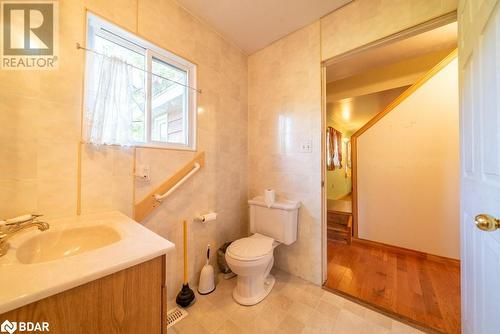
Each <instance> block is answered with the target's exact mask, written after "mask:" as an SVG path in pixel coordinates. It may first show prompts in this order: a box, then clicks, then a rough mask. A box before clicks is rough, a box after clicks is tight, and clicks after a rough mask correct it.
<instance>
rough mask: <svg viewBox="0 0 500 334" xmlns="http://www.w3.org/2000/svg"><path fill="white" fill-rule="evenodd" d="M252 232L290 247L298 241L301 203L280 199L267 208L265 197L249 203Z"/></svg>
mask: <svg viewBox="0 0 500 334" xmlns="http://www.w3.org/2000/svg"><path fill="white" fill-rule="evenodd" d="M248 205H249V206H250V232H251V233H259V234H262V235H265V236H268V237H270V238H273V239H274V240H276V241H279V242H281V243H284V244H285V245H290V244H292V243H294V242H295V241H296V240H297V227H298V220H299V217H298V216H299V208H300V202H295V201H289V200H283V199H278V200H276V201H275V202H274V204H273V205H271V207H267V205H266V203H265V202H264V197H262V196H259V197H255V198H253V199H251V200H249V201H248Z"/></svg>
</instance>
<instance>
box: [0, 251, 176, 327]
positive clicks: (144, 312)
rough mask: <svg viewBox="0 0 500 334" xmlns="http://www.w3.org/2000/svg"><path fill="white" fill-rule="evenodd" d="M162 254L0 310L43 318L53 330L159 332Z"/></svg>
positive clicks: (163, 300)
mask: <svg viewBox="0 0 500 334" xmlns="http://www.w3.org/2000/svg"><path fill="white" fill-rule="evenodd" d="M166 299H167V296H166V289H165V256H159V257H157V258H154V259H152V260H149V261H146V262H143V263H140V264H138V265H135V266H133V267H130V268H127V269H124V270H122V271H119V272H116V273H114V274H111V275H109V276H105V277H102V278H100V279H97V280H95V281H92V282H89V283H86V284H84V285H81V286H78V287H76V288H73V289H70V290H67V291H64V292H61V293H59V294H56V295H53V296H50V297H47V298H45V299H42V300H39V301H37V302H34V303H32V304H28V305H25V306H22V307H20V308H18V309H15V310H12V311H9V312H7V313H4V314H1V315H0V322H3V321H4V320H5V319H8V320H10V321H26V322H28V321H30V322H43V321H45V322H49V329H50V333H56V334H80V333H81V334H89V333H92V334H96V333H102V334H111V333H119V334H129V333H130V334H141V333H148V334H154V333H157V334H165V333H166V332H167V331H166V327H167V326H166V310H167V309H166V306H167V305H166Z"/></svg>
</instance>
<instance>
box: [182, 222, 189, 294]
mask: <svg viewBox="0 0 500 334" xmlns="http://www.w3.org/2000/svg"><path fill="white" fill-rule="evenodd" d="M183 230H184V285H186V284H188V255H187V252H188V247H187V221H185V220H184V221H183Z"/></svg>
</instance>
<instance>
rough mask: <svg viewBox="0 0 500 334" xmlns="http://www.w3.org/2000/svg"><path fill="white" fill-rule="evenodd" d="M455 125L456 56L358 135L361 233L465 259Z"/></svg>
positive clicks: (373, 239) (381, 240) (406, 246)
mask: <svg viewBox="0 0 500 334" xmlns="http://www.w3.org/2000/svg"><path fill="white" fill-rule="evenodd" d="M458 124H459V122H458V68H457V60H456V59H455V60H453V61H452V62H451V63H450V64H448V65H447V66H446V67H445V68H443V69H442V70H441V71H439V72H438V73H437V74H436V75H435V76H434V77H432V78H431V79H429V81H427V82H426V83H425V84H424V85H423V86H421V87H420V88H419V89H417V91H415V92H414V93H413V94H412V95H410V96H409V97H408V98H407V99H406V100H404V101H403V102H402V103H401V104H399V105H398V106H397V107H396V108H395V109H393V110H392V111H391V112H389V113H388V114H387V115H386V116H384V117H383V118H382V119H381V120H380V121H379V122H377V123H375V124H374V125H373V126H372V127H371V128H369V129H368V130H367V131H366V132H364V133H363V134H361V135H360V136H359V137H358V139H357V145H358V149H357V159H358V165H357V168H358V174H357V176H358V214H359V216H358V225H359V226H358V229H359V237H360V238H362V239H367V240H372V241H378V242H381V243H386V244H390V245H395V246H400V247H404V248H409V249H414V250H418V251H422V252H426V253H430V254H434V255H440V256H445V257H449V258H454V259H458V258H459V257H460V247H459V193H460V189H459V170H458V167H459V138H458Z"/></svg>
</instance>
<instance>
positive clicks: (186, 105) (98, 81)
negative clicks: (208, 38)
mask: <svg viewBox="0 0 500 334" xmlns="http://www.w3.org/2000/svg"><path fill="white" fill-rule="evenodd" d="M195 130H196V66H195V65H194V64H192V63H190V62H189V61H187V60H185V59H183V58H181V57H179V56H177V55H174V54H172V53H170V52H168V51H166V50H163V49H161V48H159V47H157V46H155V45H153V44H151V43H149V42H147V41H145V40H143V39H141V38H139V37H137V36H135V35H134V34H132V33H130V32H127V31H125V30H123V29H121V28H119V27H117V26H115V25H112V24H111V23H109V22H106V21H104V20H102V19H100V18H98V17H96V16H94V15H92V14H89V15H88V20H87V52H86V73H85V110H84V141H86V142H89V143H94V144H105V145H106V144H110V145H126V146H145V147H165V148H177V149H192V150H194V149H195V143H196V138H195V135H196V133H195Z"/></svg>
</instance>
